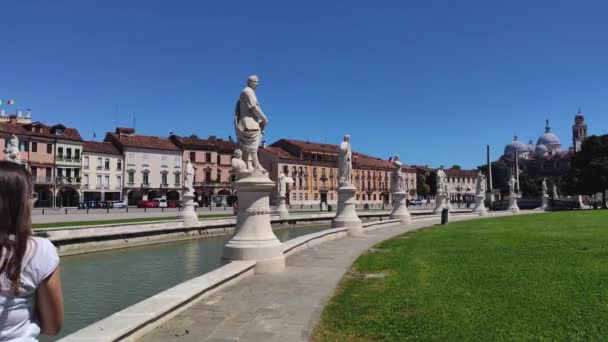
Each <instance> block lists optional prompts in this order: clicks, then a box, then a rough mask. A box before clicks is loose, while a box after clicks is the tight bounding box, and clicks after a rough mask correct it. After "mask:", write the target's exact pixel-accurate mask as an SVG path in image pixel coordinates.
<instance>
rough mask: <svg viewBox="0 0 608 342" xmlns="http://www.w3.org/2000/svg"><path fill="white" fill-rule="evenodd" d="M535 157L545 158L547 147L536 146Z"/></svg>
mask: <svg viewBox="0 0 608 342" xmlns="http://www.w3.org/2000/svg"><path fill="white" fill-rule="evenodd" d="M535 152H536V155H537V156H539V157H542V156H546V155H547V154H548V153H549V149H548V148H547V146H545V145H543V144H539V145H536V151H535Z"/></svg>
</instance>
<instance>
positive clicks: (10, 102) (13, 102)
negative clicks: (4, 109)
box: [6, 100, 15, 105]
mask: <svg viewBox="0 0 608 342" xmlns="http://www.w3.org/2000/svg"><path fill="white" fill-rule="evenodd" d="M6 104H9V105H12V104H15V100H6Z"/></svg>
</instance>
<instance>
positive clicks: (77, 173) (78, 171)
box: [74, 169, 80, 177]
mask: <svg viewBox="0 0 608 342" xmlns="http://www.w3.org/2000/svg"><path fill="white" fill-rule="evenodd" d="M78 176H80V169H74V177H78Z"/></svg>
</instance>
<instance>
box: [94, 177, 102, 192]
mask: <svg viewBox="0 0 608 342" xmlns="http://www.w3.org/2000/svg"><path fill="white" fill-rule="evenodd" d="M95 185H96V186H97V189H100V188H101V175H97V184H95Z"/></svg>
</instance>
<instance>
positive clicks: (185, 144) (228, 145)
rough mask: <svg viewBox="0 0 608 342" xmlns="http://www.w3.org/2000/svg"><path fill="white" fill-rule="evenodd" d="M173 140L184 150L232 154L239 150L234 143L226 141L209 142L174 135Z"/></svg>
mask: <svg viewBox="0 0 608 342" xmlns="http://www.w3.org/2000/svg"><path fill="white" fill-rule="evenodd" d="M172 140H173V141H174V142H176V143H177V144H178V145H181V147H182V148H184V149H212V150H215V149H219V150H223V151H227V152H232V151H234V150H235V149H236V148H237V145H236V143H235V142H233V141H226V140H208V139H200V138H187V137H180V136H178V135H173V136H172Z"/></svg>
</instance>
